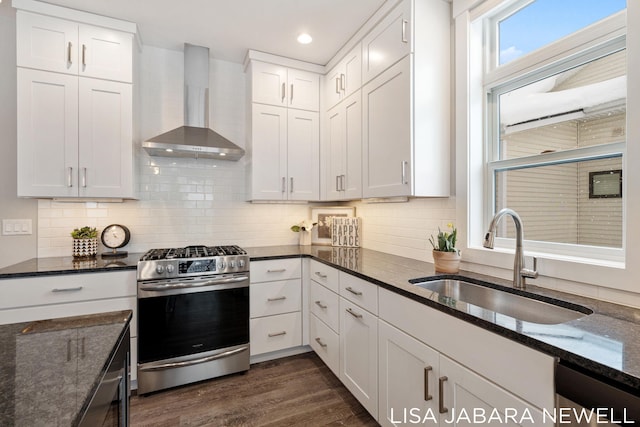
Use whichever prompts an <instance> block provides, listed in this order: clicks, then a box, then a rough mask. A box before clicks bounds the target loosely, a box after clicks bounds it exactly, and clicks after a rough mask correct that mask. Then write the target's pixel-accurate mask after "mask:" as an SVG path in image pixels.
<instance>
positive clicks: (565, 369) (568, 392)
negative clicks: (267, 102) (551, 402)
mask: <svg viewBox="0 0 640 427" xmlns="http://www.w3.org/2000/svg"><path fill="white" fill-rule="evenodd" d="M604 424H619V425H632V424H634V425H638V424H640V395H638V394H637V393H634V391H632V390H623V389H621V388H618V387H616V386H613V385H611V384H608V383H607V382H605V381H604V380H600V379H597V378H594V377H592V376H591V375H588V374H586V373H583V372H581V371H580V370H579V368H574V367H570V366H567V365H566V364H563V363H562V362H560V363H559V364H558V365H557V366H556V425H557V426H599V425H604Z"/></svg>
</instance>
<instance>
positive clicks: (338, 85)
mask: <svg viewBox="0 0 640 427" xmlns="http://www.w3.org/2000/svg"><path fill="white" fill-rule="evenodd" d="M336 93H337V94H338V95H340V77H336Z"/></svg>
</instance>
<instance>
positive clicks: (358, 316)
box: [347, 308, 362, 319]
mask: <svg viewBox="0 0 640 427" xmlns="http://www.w3.org/2000/svg"><path fill="white" fill-rule="evenodd" d="M347 313H349V314H350V315H352V316H353V317H355V318H356V319H362V314H358V313H356V312H355V311H353V310H351V309H350V308H347Z"/></svg>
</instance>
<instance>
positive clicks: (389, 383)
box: [378, 320, 440, 426]
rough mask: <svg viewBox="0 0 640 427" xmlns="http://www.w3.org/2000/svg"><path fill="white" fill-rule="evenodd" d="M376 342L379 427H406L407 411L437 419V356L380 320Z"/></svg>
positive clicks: (438, 371) (423, 345)
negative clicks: (377, 341)
mask: <svg viewBox="0 0 640 427" xmlns="http://www.w3.org/2000/svg"><path fill="white" fill-rule="evenodd" d="M378 340H379V343H380V344H379V349H380V354H379V362H380V369H379V375H378V382H379V386H380V397H379V408H378V409H379V411H380V412H379V414H380V416H379V419H378V422H379V423H380V425H382V426H399V425H405V424H404V422H403V421H404V420H405V419H406V411H408V410H414V411H416V412H415V413H417V414H419V415H421V416H423V417H424V416H425V415H426V414H434V417H437V414H438V401H439V400H438V399H439V396H438V395H437V394H438V388H437V387H438V378H439V373H440V368H439V358H440V355H439V353H438V352H437V351H435V350H434V349H432V348H430V347H428V346H427V345H425V344H423V343H421V342H420V341H418V340H416V339H415V338H413V337H410V336H409V335H407V334H405V333H404V332H402V331H400V330H399V329H396V328H394V327H393V326H391V325H389V324H388V323H386V322H384V321H382V320H380V321H379V322H378Z"/></svg>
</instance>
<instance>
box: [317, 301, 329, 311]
mask: <svg viewBox="0 0 640 427" xmlns="http://www.w3.org/2000/svg"><path fill="white" fill-rule="evenodd" d="M316 305H317V306H318V307H320V308H321V309H323V310H324V309H325V308H327V306H326V305H324V304H323V303H322V302H320V301H316Z"/></svg>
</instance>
